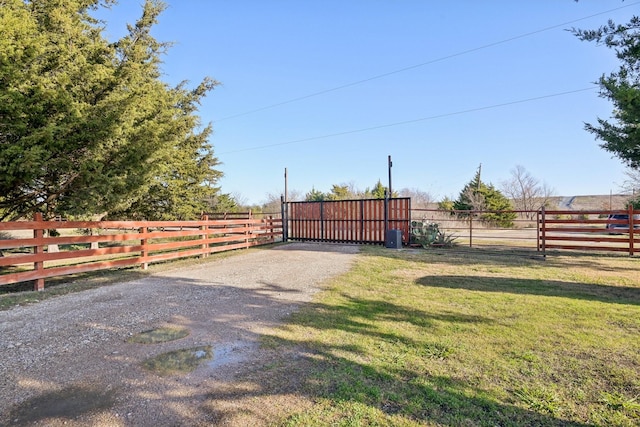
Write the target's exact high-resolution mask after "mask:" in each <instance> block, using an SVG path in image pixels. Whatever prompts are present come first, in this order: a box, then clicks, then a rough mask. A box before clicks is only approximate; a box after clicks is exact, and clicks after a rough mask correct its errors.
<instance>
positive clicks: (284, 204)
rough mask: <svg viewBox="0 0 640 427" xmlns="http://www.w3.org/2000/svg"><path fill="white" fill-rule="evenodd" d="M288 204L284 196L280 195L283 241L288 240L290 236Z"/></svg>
mask: <svg viewBox="0 0 640 427" xmlns="http://www.w3.org/2000/svg"><path fill="white" fill-rule="evenodd" d="M288 211H289V209H288V205H287V202H285V201H284V197H283V196H280V216H281V217H282V241H283V242H285V243H286V242H287V239H288V238H289V230H288V229H287V227H288V225H289V218H288Z"/></svg>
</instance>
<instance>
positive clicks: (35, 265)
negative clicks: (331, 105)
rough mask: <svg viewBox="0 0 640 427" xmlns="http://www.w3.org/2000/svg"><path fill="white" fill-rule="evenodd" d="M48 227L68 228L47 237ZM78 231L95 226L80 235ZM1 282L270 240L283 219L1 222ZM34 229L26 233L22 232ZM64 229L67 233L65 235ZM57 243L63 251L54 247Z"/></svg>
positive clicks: (40, 280) (40, 281)
mask: <svg viewBox="0 0 640 427" xmlns="http://www.w3.org/2000/svg"><path fill="white" fill-rule="evenodd" d="M46 230H57V231H59V232H60V231H62V230H71V231H72V232H71V233H69V232H67V233H64V232H63V233H60V234H61V235H60V236H56V237H46V236H45V231H46ZM78 230H94V233H92V234H91V235H82V234H80V233H77V231H78ZM0 232H8V233H16V234H19V236H18V237H17V238H12V239H0V251H1V252H0V253H1V254H2V255H3V256H1V257H0V286H1V285H7V284H12V283H19V282H26V281H32V280H33V281H34V282H35V285H34V289H35V290H42V289H43V288H44V279H46V278H50V277H55V276H64V275H69V274H76V273H84V272H88V271H95V270H102V269H107V268H114V267H126V266H133V265H140V266H142V267H143V268H146V267H147V265H148V264H149V263H152V262H158V261H165V260H170V259H176V258H184V257H193V256H199V257H206V256H208V255H209V254H211V253H215V252H221V251H228V250H233V249H242V248H248V247H251V246H256V245H262V244H269V243H273V242H274V241H276V239H277V238H280V237H282V220H281V219H271V218H265V219H252V218H248V219H232V220H209V219H208V218H204V219H202V220H200V221H42V217H41V216H40V215H36V217H35V218H34V220H33V221H16V222H0ZM25 233H28V234H32V235H29V236H25V235H24V234H25ZM65 234H66V235H65ZM56 247H58V248H59V249H61V250H55V249H56Z"/></svg>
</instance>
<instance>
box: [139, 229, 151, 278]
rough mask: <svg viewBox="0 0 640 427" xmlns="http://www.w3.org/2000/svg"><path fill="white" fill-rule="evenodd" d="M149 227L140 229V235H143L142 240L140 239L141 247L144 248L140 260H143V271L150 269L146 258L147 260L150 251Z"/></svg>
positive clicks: (141, 265) (141, 264)
mask: <svg viewBox="0 0 640 427" xmlns="http://www.w3.org/2000/svg"><path fill="white" fill-rule="evenodd" d="M147 230H148V229H147V227H140V228H139V229H138V233H140V234H141V235H142V238H141V239H140V245H141V246H142V249H141V250H140V258H141V259H142V262H141V263H140V267H142V269H143V270H146V269H148V268H149V263H148V262H147V261H146V259H145V258H147V255H149V250H148V248H147V239H146V236H147Z"/></svg>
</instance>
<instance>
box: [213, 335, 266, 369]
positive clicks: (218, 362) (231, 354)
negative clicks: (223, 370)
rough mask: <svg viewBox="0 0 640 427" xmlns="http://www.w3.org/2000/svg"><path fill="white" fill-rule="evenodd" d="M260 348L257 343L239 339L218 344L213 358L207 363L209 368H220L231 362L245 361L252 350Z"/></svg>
mask: <svg viewBox="0 0 640 427" xmlns="http://www.w3.org/2000/svg"><path fill="white" fill-rule="evenodd" d="M256 348H258V345H257V344H256V343H253V342H250V341H237V342H233V343H228V344H223V345H217V346H215V348H214V350H213V358H212V359H211V360H210V361H209V362H208V363H207V366H208V367H209V368H218V367H220V366H224V365H228V364H230V363H239V362H244V361H245V360H246V359H247V358H248V356H249V354H248V353H250V352H251V351H252V350H255V349H256Z"/></svg>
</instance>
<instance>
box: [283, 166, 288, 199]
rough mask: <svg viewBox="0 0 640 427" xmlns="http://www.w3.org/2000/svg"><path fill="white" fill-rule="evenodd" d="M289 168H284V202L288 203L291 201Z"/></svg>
mask: <svg viewBox="0 0 640 427" xmlns="http://www.w3.org/2000/svg"><path fill="white" fill-rule="evenodd" d="M287 181H288V179H287V168H284V202H285V203H286V202H288V201H289V194H288V189H287V187H288V185H289V183H288V182H287Z"/></svg>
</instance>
